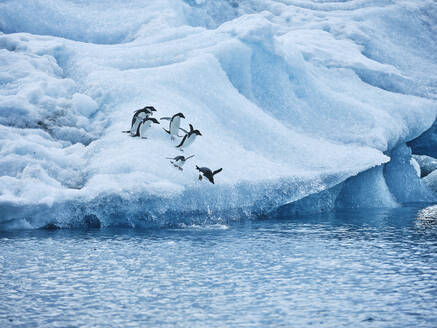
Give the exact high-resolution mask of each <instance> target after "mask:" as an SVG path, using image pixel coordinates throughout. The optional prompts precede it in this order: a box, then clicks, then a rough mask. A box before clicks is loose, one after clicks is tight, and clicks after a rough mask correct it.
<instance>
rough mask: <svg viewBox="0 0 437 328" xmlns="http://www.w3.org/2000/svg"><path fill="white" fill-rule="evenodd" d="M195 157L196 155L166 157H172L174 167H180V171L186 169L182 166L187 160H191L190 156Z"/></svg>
mask: <svg viewBox="0 0 437 328" xmlns="http://www.w3.org/2000/svg"><path fill="white" fill-rule="evenodd" d="M192 157H194V155H191V156H188V157H185V156H176V157H173V158H171V157H166V158H167V159H170V163H172V164H173V166H174V167H176V168H178V169H179V170H180V171H183V170H184V169H183V168H182V166H184V164H185V162H186V161H187V160H189V159H190V158H192Z"/></svg>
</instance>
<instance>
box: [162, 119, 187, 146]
mask: <svg viewBox="0 0 437 328" xmlns="http://www.w3.org/2000/svg"><path fill="white" fill-rule="evenodd" d="M181 118H185V116H184V114H182V113H177V114H174V115H173V116H172V117H161V120H170V123H169V126H168V130H166V129H164V128H163V129H164V131H165V132H167V133H168V134H169V135H170V138H171V140H174V138H175V136H178V131H179V128H180V127H181Z"/></svg>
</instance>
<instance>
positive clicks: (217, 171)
mask: <svg viewBox="0 0 437 328" xmlns="http://www.w3.org/2000/svg"><path fill="white" fill-rule="evenodd" d="M222 170H223V168H220V169H218V170H215V171H214V172H212V175H213V176H214V175H216V174H217V173H219V172H221V171H222ZM213 183H214V182H213Z"/></svg>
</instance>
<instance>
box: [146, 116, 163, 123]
mask: <svg viewBox="0 0 437 328" xmlns="http://www.w3.org/2000/svg"><path fill="white" fill-rule="evenodd" d="M145 121H152V122H153V123H156V124H159V122H158V120H157V119H156V118H154V117H147V118H145V119H144V120H143V122H145Z"/></svg>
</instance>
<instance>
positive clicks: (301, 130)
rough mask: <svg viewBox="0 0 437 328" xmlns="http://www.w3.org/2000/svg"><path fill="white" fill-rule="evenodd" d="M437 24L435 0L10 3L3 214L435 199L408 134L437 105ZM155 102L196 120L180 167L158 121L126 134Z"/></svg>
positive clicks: (5, 13) (16, 218) (4, 22)
mask: <svg viewBox="0 0 437 328" xmlns="http://www.w3.org/2000/svg"><path fill="white" fill-rule="evenodd" d="M436 22H437V9H436V6H435V3H434V2H433V1H432V0H424V1H420V2H415V1H407V0H400V1H396V2H393V1H389V0H372V1H361V0H351V1H309V0H308V1H303V0H299V1H297V0H296V1H295V0H282V1H273V0H262V1H261V0H254V1H244V0H242V1H212V0H204V1H188V0H187V1H176V0H166V1H147V2H144V1H129V2H128V3H126V2H124V1H116V0H108V1H82V0H74V1H67V0H44V1H42V0H28V1H25V2H23V1H21V0H7V1H3V2H1V3H0V31H1V32H0V227H1V228H4V229H9V228H20V227H25V228H37V227H42V226H44V225H46V224H48V223H54V224H57V225H59V226H65V227H68V226H80V225H82V224H83V222H90V220H91V221H93V220H94V219H97V220H99V221H100V222H101V224H102V225H104V226H108V225H128V226H149V225H161V224H163V225H164V224H172V223H174V222H183V223H184V222H185V221H187V223H192V221H196V220H197V221H199V222H204V221H205V220H212V221H217V220H220V219H221V218H222V216H224V215H228V216H230V217H234V216H235V217H241V216H242V215H252V214H264V213H267V212H269V211H271V210H272V209H275V208H277V207H279V206H282V205H284V204H291V203H293V202H295V201H298V200H301V199H302V200H303V199H307V198H306V197H307V196H308V195H316V194H317V193H319V192H321V191H324V190H330V191H329V192H328V191H327V192H326V193H328V194H329V195H330V196H329V197H326V196H320V195H319V194H318V196H313V198H315V197H316V198H317V203H318V206H314V204H312V205H308V204H309V203H308V204H307V203H305V204H307V205H305V206H304V205H302V204H304V203H300V205H299V206H298V207H299V208H300V207H302V208H303V207H306V208H305V210H307V209H308V207H314V208H317V209H318V210H323V209H329V208H332V207H335V206H337V207H372V206H389V207H390V206H391V207H392V206H397V204H399V203H401V202H408V201H432V200H434V199H435V198H434V195H433V194H432V193H431V191H430V190H429V189H428V187H427V186H426V185H425V184H424V183H423V182H422V181H421V180H420V179H419V178H418V177H417V174H416V172H415V170H414V166H412V163H413V164H414V162H412V161H411V151H410V150H409V148H408V147H407V146H405V144H406V143H407V142H409V141H412V140H415V139H416V138H418V137H419V136H420V135H421V134H422V133H424V132H425V131H427V130H428V129H429V128H430V127H431V126H432V125H433V123H434V121H435V119H436V114H437V104H436V99H437V96H436V95H437V43H436V37H435V36H436V35H437V28H436V26H437V24H436ZM146 105H153V106H155V107H156V108H157V110H158V112H157V113H156V114H155V117H162V116H171V115H173V114H175V113H177V112H183V113H184V115H185V117H186V119H185V120H183V123H182V124H183V126H184V127H185V128H187V126H188V123H192V124H193V126H194V127H195V128H197V129H199V130H200V131H201V133H202V136H201V137H199V138H197V140H196V141H195V142H194V144H193V145H192V146H191V147H190V148H189V149H187V150H186V154H185V155H190V154H195V157H194V158H193V159H192V160H190V162H187V164H186V165H185V166H184V171H183V172H182V173H181V172H180V171H179V170H177V169H175V168H174V167H173V166H172V165H171V164H170V163H169V160H167V159H166V157H174V156H176V155H179V153H180V152H179V151H177V150H176V148H175V147H174V146H175V143H173V144H172V143H171V141H170V140H169V137H168V135H167V134H166V133H165V132H164V131H163V130H162V129H161V128H160V127H159V126H153V127H152V129H151V131H150V132H149V133H148V139H146V140H141V139H138V138H131V137H129V136H128V135H127V134H123V133H121V131H122V130H126V129H128V128H129V125H130V121H131V118H132V114H133V111H134V110H136V109H138V108H142V107H144V106H146ZM164 122H165V121H164ZM164 124H165V123H163V125H162V126H164V127H167V126H165V125H164ZM431 139H432V138H431ZM416 140H419V139H416ZM429 140H430V139H429V138H428V139H426V140H425V141H420V140H419V143H420V144H421V145H425V146H427V147H428V148H430V147H431V146H430V145H431V143H432V141H429ZM425 148H426V147H425ZM431 148H432V147H431ZM413 150H414V147H413ZM390 158H391V162H390V163H389V164H387V165H384V164H385V163H387V162H389V161H390ZM195 164H197V165H199V166H208V167H210V168H211V169H213V170H214V169H217V168H220V167H223V172H221V173H220V174H218V175H217V176H216V179H215V180H216V184H215V185H211V184H209V183H208V182H205V181H198V179H197V176H198V175H197V173H196V171H195V169H194V167H195ZM331 188H333V189H331ZM322 195H323V194H322ZM306 202H307V200H306ZM303 211H304V210H303ZM190 220H191V221H190ZM94 221H95V220H94ZM94 221H93V222H94ZM194 223H197V222H194Z"/></svg>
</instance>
